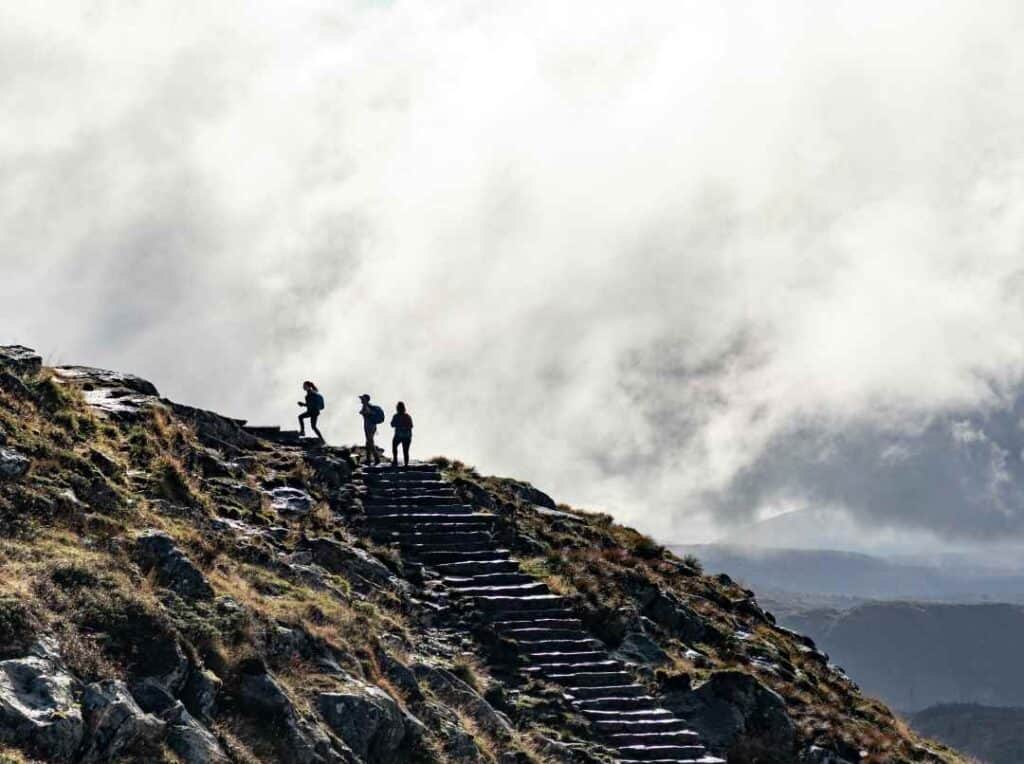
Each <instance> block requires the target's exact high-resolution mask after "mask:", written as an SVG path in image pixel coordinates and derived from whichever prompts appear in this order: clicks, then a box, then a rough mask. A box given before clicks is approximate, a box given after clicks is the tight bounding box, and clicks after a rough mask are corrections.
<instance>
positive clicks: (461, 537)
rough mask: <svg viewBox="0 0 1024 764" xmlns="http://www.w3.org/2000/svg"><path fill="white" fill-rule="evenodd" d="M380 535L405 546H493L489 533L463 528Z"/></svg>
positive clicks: (384, 533)
mask: <svg viewBox="0 0 1024 764" xmlns="http://www.w3.org/2000/svg"><path fill="white" fill-rule="evenodd" d="M375 535H379V536H380V537H381V538H388V539H389V540H390V541H397V542H398V543H399V544H402V545H403V546H422V545H424V544H440V545H443V546H453V545H457V546H458V547H461V548H467V547H470V548H471V547H473V546H474V545H476V544H485V545H487V546H493V544H492V543H491V534H490V533H488V532H487V531H478V530H467V529H465V528H461V529H459V530H455V529H451V530H449V531H448V532H447V533H445V532H440V533H438V532H434V531H432V532H429V533H419V532H417V531H412V530H402V531H393V532H391V533H388V532H381V533H380V534H375Z"/></svg>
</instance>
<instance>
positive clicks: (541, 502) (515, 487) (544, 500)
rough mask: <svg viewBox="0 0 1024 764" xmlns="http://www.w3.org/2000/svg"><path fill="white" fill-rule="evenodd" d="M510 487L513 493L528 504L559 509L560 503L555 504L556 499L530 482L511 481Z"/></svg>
mask: <svg viewBox="0 0 1024 764" xmlns="http://www.w3.org/2000/svg"><path fill="white" fill-rule="evenodd" d="M508 487H509V488H510V489H511V491H512V493H514V494H515V495H516V496H517V497H518V498H520V499H522V500H523V501H525V502H527V503H528V504H535V505H537V506H538V507H544V508H546V509H557V507H558V505H557V504H555V500H554V499H552V498H551V497H550V496H548V495H547V494H546V493H544V492H543V491H541V490H539V489H537V488H534V487H533V486H532V485H530V484H529V483H521V482H518V481H509V483H508Z"/></svg>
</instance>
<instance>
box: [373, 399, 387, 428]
mask: <svg viewBox="0 0 1024 764" xmlns="http://www.w3.org/2000/svg"><path fill="white" fill-rule="evenodd" d="M384 419H385V417H384V409H382V408H381V407H380V406H375V405H372V404H371V405H370V421H371V422H373V423H374V424H384Z"/></svg>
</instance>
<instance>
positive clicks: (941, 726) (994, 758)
mask: <svg viewBox="0 0 1024 764" xmlns="http://www.w3.org/2000/svg"><path fill="white" fill-rule="evenodd" d="M910 723H911V724H912V725H913V727H914V729H916V730H917V731H918V732H921V733H922V734H925V735H927V736H928V737H931V738H935V739H936V740H939V741H941V742H943V743H945V744H946V745H951V746H953V747H954V748H956V749H957V750H959V751H963V752H964V753H967V754H970V755H971V756H976V757H977V758H978V759H980V760H981V761H982V762H985V764H1020V762H1022V761H1024V708H990V707H987V706H978V705H974V704H951V705H941V706H933V707H932V708H926V709H925V710H924V711H921V712H919V713H916V714H914V715H913V716H911V717H910Z"/></svg>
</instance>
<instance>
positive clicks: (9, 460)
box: [0, 448, 32, 480]
mask: <svg viewBox="0 0 1024 764" xmlns="http://www.w3.org/2000/svg"><path fill="white" fill-rule="evenodd" d="M31 464H32V460H31V459H29V458H28V457H27V456H25V455H24V454H21V453H18V452H17V451H15V450H14V449H13V448H0V480H17V479H18V478H20V477H24V475H25V473H26V472H28V468H29V467H30V466H31Z"/></svg>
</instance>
